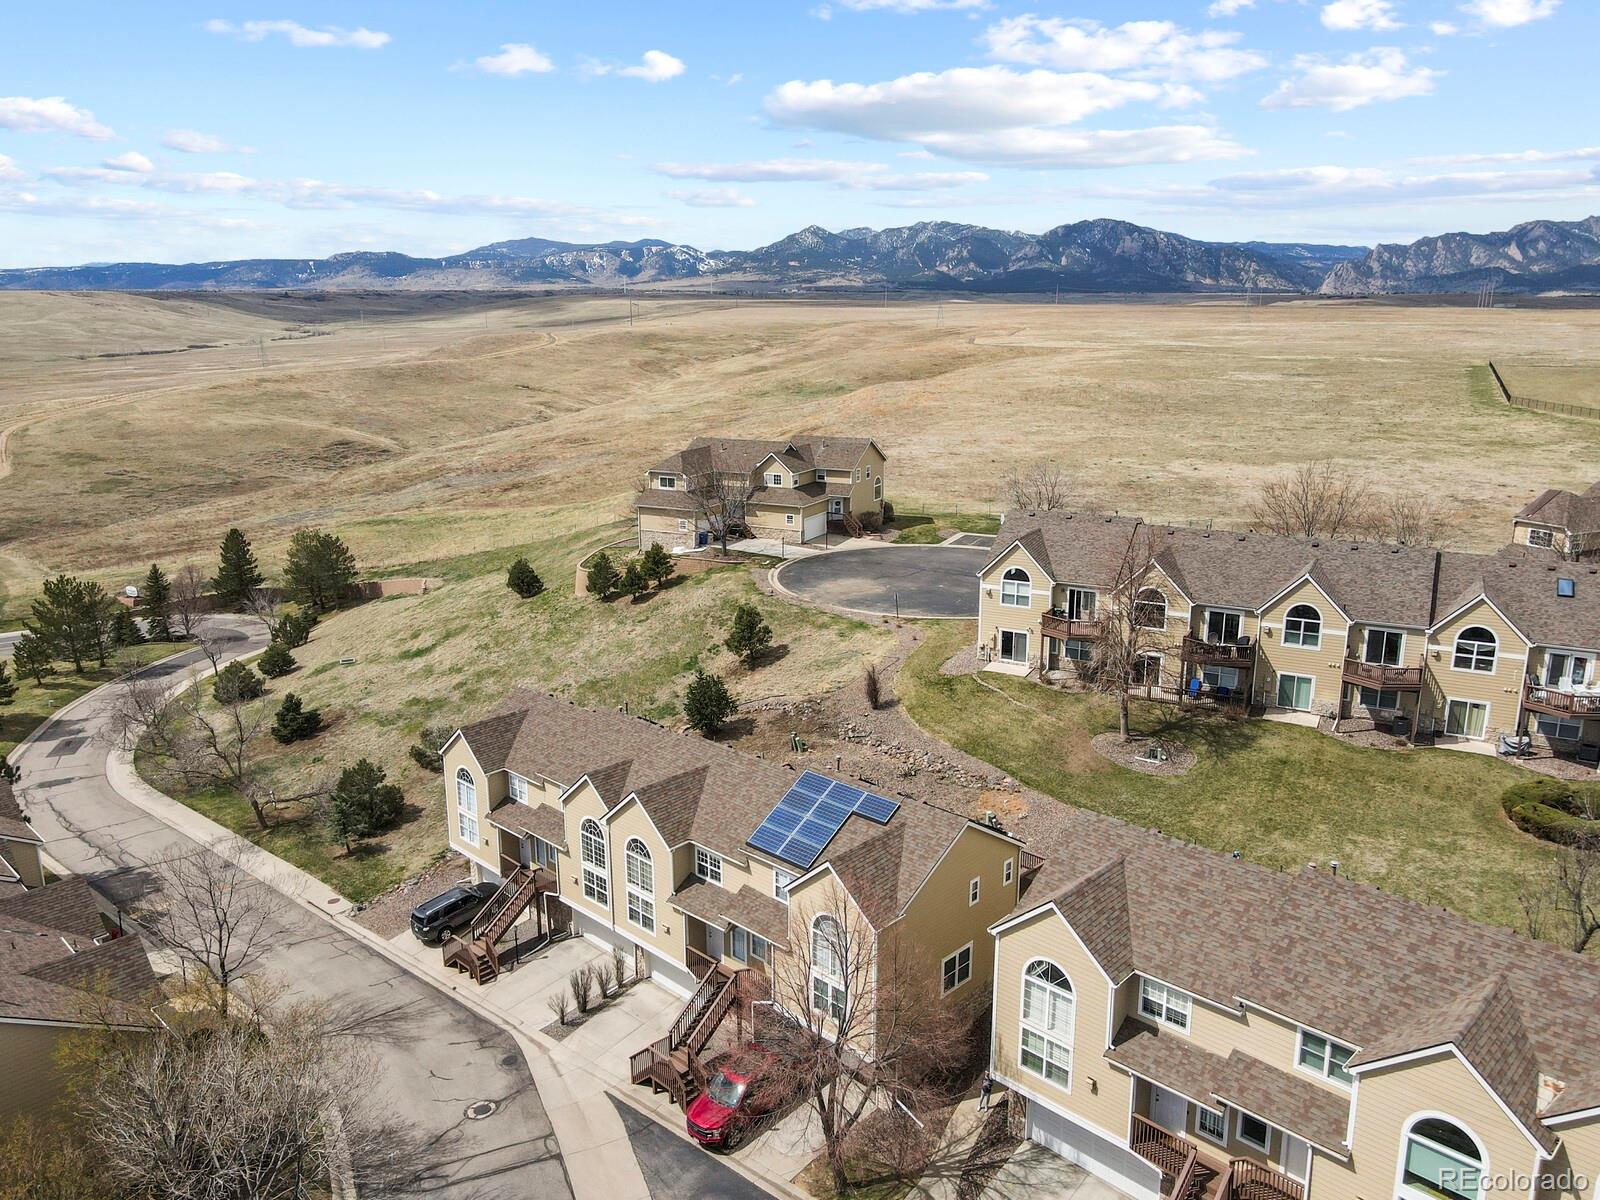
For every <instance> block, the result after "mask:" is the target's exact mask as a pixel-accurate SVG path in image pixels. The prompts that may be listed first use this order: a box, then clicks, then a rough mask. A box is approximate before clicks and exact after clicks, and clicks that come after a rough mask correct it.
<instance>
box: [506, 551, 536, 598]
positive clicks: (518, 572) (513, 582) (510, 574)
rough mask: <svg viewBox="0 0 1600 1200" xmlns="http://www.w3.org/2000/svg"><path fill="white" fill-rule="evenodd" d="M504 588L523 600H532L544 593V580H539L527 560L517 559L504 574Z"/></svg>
mask: <svg viewBox="0 0 1600 1200" xmlns="http://www.w3.org/2000/svg"><path fill="white" fill-rule="evenodd" d="M506 586H507V587H508V588H510V589H511V590H512V591H513V592H515V593H516V594H517V595H519V596H521V597H522V598H523V599H524V600H532V599H533V598H534V597H535V596H537V595H538V594H539V593H540V592H542V591H544V580H542V579H540V578H539V572H537V571H535V570H534V569H533V565H532V564H531V563H529V562H528V560H527V559H525V558H519V559H517V561H516V562H514V563H512V564H511V569H510V570H509V571H507V572H506Z"/></svg>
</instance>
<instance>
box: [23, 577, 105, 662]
mask: <svg viewBox="0 0 1600 1200" xmlns="http://www.w3.org/2000/svg"><path fill="white" fill-rule="evenodd" d="M115 605H116V601H114V600H112V599H111V597H110V596H108V595H106V590H105V589H104V588H103V587H101V586H100V585H99V584H98V583H94V582H92V581H90V580H86V579H76V578H74V577H73V576H71V575H57V576H56V577H55V578H54V579H47V580H45V581H44V595H43V597H41V598H40V599H38V600H35V601H34V602H33V621H32V622H31V623H30V624H28V626H27V629H28V632H29V633H31V634H33V635H34V636H35V637H37V638H39V639H40V640H41V641H42V642H44V643H45V645H47V646H48V647H49V648H50V653H51V655H52V657H56V658H62V659H65V660H66V661H68V662H70V663H71V664H72V668H73V670H75V671H76V672H78V674H80V675H81V674H83V664H84V660H85V659H87V658H88V657H89V656H90V655H94V656H95V657H96V658H97V659H98V660H99V662H100V665H101V666H105V662H106V656H107V653H108V652H109V650H110V648H111V646H110V643H111V637H110V633H111V610H112V608H113V607H115Z"/></svg>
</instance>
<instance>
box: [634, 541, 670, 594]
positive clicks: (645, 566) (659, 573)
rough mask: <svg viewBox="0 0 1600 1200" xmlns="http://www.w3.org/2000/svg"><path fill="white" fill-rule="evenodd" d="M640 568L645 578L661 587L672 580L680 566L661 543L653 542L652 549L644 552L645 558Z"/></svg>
mask: <svg viewBox="0 0 1600 1200" xmlns="http://www.w3.org/2000/svg"><path fill="white" fill-rule="evenodd" d="M639 568H640V570H642V571H643V572H644V573H645V577H646V578H647V579H649V580H650V581H651V582H652V583H654V584H655V585H656V586H657V587H660V586H661V585H662V584H663V583H665V582H666V581H667V580H669V579H671V578H672V574H673V572H674V571H676V570H677V569H678V564H677V563H675V562H673V561H672V555H670V554H668V553H667V548H666V547H665V546H663V545H662V544H661V543H660V542H651V543H650V549H648V550H646V551H645V552H644V558H643V560H641V562H640V563H639Z"/></svg>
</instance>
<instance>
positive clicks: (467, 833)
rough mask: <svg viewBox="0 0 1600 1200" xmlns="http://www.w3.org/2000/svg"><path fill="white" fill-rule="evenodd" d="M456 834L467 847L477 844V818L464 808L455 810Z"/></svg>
mask: <svg viewBox="0 0 1600 1200" xmlns="http://www.w3.org/2000/svg"><path fill="white" fill-rule="evenodd" d="M456 815H457V820H456V833H457V834H458V835H459V836H460V838H461V840H462V841H463V842H466V843H467V845H469V846H476V845H477V844H478V818H477V817H475V816H473V815H472V814H471V813H470V812H468V811H467V810H466V809H464V808H458V809H456Z"/></svg>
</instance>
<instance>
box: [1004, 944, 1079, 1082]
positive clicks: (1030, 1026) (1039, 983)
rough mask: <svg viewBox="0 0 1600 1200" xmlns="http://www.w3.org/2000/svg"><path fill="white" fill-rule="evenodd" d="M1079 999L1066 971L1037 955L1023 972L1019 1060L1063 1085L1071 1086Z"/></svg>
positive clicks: (1043, 1075)
mask: <svg viewBox="0 0 1600 1200" xmlns="http://www.w3.org/2000/svg"><path fill="white" fill-rule="evenodd" d="M1075 1007H1076V1001H1075V998H1074V995H1073V991H1072V981H1071V980H1069V979H1068V978H1067V973H1066V972H1065V971H1063V970H1062V969H1061V968H1060V967H1058V966H1056V965H1055V963H1053V962H1050V961H1049V960H1048V959H1043V958H1036V959H1034V960H1033V961H1032V962H1030V963H1029V964H1028V965H1027V967H1026V969H1024V971H1023V972H1022V1035H1021V1037H1020V1039H1019V1040H1018V1051H1017V1055H1018V1062H1019V1063H1020V1064H1021V1065H1022V1069H1023V1070H1025V1071H1031V1072H1033V1074H1035V1075H1037V1076H1039V1077H1040V1078H1041V1079H1048V1080H1049V1081H1050V1082H1051V1083H1054V1084H1057V1085H1058V1086H1060V1087H1064V1088H1071V1086H1072V1021H1073V1012H1074V1009H1075Z"/></svg>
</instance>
